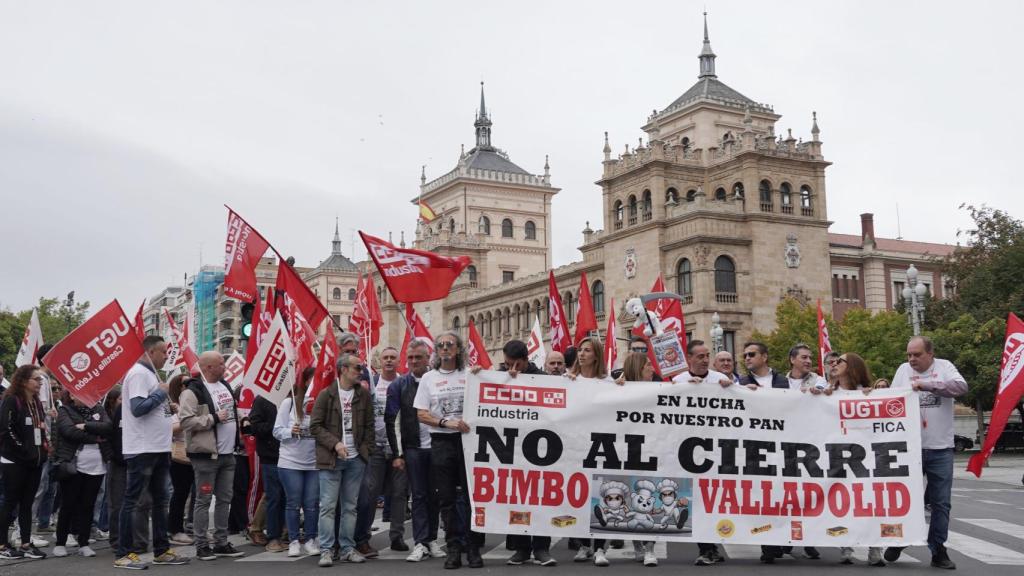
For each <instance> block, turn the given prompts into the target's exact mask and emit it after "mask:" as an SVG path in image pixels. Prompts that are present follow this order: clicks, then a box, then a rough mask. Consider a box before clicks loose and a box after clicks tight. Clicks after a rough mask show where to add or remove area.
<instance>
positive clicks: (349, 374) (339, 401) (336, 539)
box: [309, 354, 374, 567]
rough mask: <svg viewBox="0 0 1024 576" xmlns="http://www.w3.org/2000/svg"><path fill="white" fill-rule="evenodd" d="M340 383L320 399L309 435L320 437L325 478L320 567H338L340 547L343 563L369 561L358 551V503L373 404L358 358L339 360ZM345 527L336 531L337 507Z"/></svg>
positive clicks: (321, 474) (319, 462) (345, 356)
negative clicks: (335, 550) (363, 383)
mask: <svg viewBox="0 0 1024 576" xmlns="http://www.w3.org/2000/svg"><path fill="white" fill-rule="evenodd" d="M337 367H338V378H339V380H338V382H337V384H334V385H331V386H328V387H327V388H326V389H324V390H323V391H322V392H320V394H319V395H318V396H317V397H316V403H315V404H314V405H313V414H312V415H311V417H310V425H309V430H310V433H311V434H312V435H313V437H314V438H316V467H317V470H319V477H320V522H319V525H318V527H317V533H318V536H319V539H320V563H319V564H320V566H322V567H327V566H331V565H333V564H334V558H333V557H332V548H333V547H334V545H335V543H337V544H338V546H339V548H340V554H339V559H341V560H344V561H346V562H365V561H366V559H365V558H364V557H363V555H362V554H360V553H359V552H357V551H356V550H355V542H354V540H353V538H354V536H355V530H356V504H357V501H358V499H359V488H360V486H361V485H362V483H363V473H364V472H365V470H366V463H367V461H368V459H369V457H370V452H371V450H372V449H373V443H374V436H373V400H372V399H371V398H370V393H369V392H367V391H366V389H365V388H363V387H362V386H360V385H359V378H360V376H361V375H362V373H363V370H364V366H363V363H362V362H360V361H359V357H358V356H356V355H354V354H342V355H341V358H339V359H338V365H337ZM339 500H340V509H341V512H340V513H341V522H340V524H339V528H338V529H337V531H335V523H334V517H335V514H336V511H335V507H336V506H338V505H339Z"/></svg>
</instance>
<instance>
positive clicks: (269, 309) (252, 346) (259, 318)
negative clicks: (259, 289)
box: [245, 288, 274, 367]
mask: <svg viewBox="0 0 1024 576" xmlns="http://www.w3.org/2000/svg"><path fill="white" fill-rule="evenodd" d="M273 320H274V291H273V290H271V289H269V288H268V289H267V299H266V302H264V303H263V304H262V305H260V301H259V299H258V298H257V299H256V305H255V307H253V311H252V331H251V333H250V334H249V342H248V343H247V344H246V345H245V365H246V367H248V366H249V365H250V364H252V358H253V356H255V355H256V350H258V349H259V347H260V342H262V341H263V335H264V334H266V333H267V330H269V329H270V323H271V322H272V321H273Z"/></svg>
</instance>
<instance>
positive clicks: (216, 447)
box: [178, 351, 243, 560]
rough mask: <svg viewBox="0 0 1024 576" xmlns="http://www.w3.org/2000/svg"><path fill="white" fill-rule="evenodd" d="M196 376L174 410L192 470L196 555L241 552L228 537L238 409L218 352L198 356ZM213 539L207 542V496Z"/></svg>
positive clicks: (235, 554) (212, 557) (205, 556)
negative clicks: (193, 476) (213, 506)
mask: <svg viewBox="0 0 1024 576" xmlns="http://www.w3.org/2000/svg"><path fill="white" fill-rule="evenodd" d="M199 373H200V377H199V378H191V379H189V381H188V382H187V383H186V385H185V386H186V388H185V390H183V391H182V392H181V398H180V400H179V404H180V408H179V409H178V415H179V417H180V418H181V429H182V431H184V432H185V451H186V452H187V453H188V457H189V459H190V460H191V461H192V470H193V472H194V473H195V479H196V482H195V485H196V496H195V514H194V516H195V517H194V519H193V522H192V527H193V536H194V537H195V541H196V558H198V559H200V560H215V559H217V558H220V557H228V558H237V557H239V556H242V555H243V553H242V552H239V551H238V550H235V548H234V547H233V546H232V545H231V543H230V542H228V514H229V512H230V505H231V497H232V493H233V484H234V481H235V457H234V453H235V449H236V448H237V447H238V446H239V445H240V444H241V441H240V438H239V435H238V413H237V411H236V408H235V397H234V396H233V395H232V394H231V386H229V385H228V383H227V382H225V381H224V380H223V377H224V357H223V356H221V355H220V353H218V352H213V351H209V352H203V353H202V354H201V355H200V356H199ZM214 496H216V498H217V505H216V508H215V509H214V511H213V545H212V546H211V545H210V537H209V530H208V528H209V521H210V501H211V499H212V498H213V497H214Z"/></svg>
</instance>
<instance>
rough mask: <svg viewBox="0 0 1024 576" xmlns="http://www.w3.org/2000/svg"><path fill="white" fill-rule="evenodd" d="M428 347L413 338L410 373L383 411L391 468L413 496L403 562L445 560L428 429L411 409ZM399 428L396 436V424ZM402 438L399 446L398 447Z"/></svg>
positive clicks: (407, 356) (392, 388) (393, 386)
mask: <svg viewBox="0 0 1024 576" xmlns="http://www.w3.org/2000/svg"><path fill="white" fill-rule="evenodd" d="M430 346H431V345H430V344H428V343H427V342H424V341H423V340H421V339H419V338H414V339H413V340H412V341H411V342H409V346H408V347H407V348H406V352H405V360H406V362H407V365H408V366H409V372H408V373H407V374H405V375H404V376H401V377H400V378H398V379H397V380H395V381H394V382H392V383H391V385H390V386H388V405H387V408H386V409H385V411H384V423H385V425H386V428H387V435H388V444H389V445H390V446H391V451H392V453H394V454H395V460H394V461H393V463H392V466H395V467H396V468H400V469H403V470H405V474H406V478H407V479H408V481H409V491H410V492H411V493H412V536H413V542H414V546H413V548H412V552H410V553H409V555H408V556H407V557H406V558H405V560H406V562H420V561H422V560H423V559H425V558H444V557H445V556H446V553H445V551H444V549H442V548H441V544H440V543H439V542H438V541H437V525H438V514H439V511H438V504H437V498H433V497H432V496H433V491H432V490H431V486H430V469H431V464H430V462H431V459H430V427H429V426H427V425H426V424H423V423H422V422H420V421H419V417H418V415H417V410H416V408H415V407H414V406H413V402H414V401H415V400H416V393H417V392H418V391H419V386H420V379H421V378H423V375H424V374H426V373H427V368H428V363H429V361H430ZM396 421H397V424H398V431H397V433H396V430H395V424H396ZM399 437H401V443H399Z"/></svg>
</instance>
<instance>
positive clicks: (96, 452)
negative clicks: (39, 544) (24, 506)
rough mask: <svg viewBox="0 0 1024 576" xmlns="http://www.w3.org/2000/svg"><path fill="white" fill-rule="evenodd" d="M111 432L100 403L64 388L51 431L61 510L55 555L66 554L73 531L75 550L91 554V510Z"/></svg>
mask: <svg viewBox="0 0 1024 576" xmlns="http://www.w3.org/2000/svg"><path fill="white" fill-rule="evenodd" d="M113 433H114V427H113V426H112V425H111V423H110V418H108V417H107V414H106V412H105V411H104V410H103V407H102V405H97V406H88V405H86V404H84V403H83V402H82V401H80V400H78V399H77V398H74V397H72V396H71V395H70V394H68V393H67V392H65V393H64V398H63V400H62V405H61V407H60V408H59V409H58V410H57V433H56V434H55V435H54V438H55V439H56V441H55V442H54V444H55V445H56V446H55V449H54V458H53V465H54V466H55V467H56V474H55V476H56V479H57V481H59V482H60V498H61V506H60V512H59V513H58V516H57V542H56V543H55V544H54V546H53V555H54V556H67V555H68V551H67V542H68V534H69V533H70V532H71V531H74V534H75V539H76V540H77V541H78V553H79V554H80V555H82V556H85V557H87V558H88V557H92V556H95V555H96V552H94V551H93V549H92V548H90V547H89V536H90V533H91V531H92V516H93V510H94V509H95V507H96V497H97V496H98V495H99V493H100V486H102V485H103V477H104V475H106V473H107V462H108V461H109V460H110V443H109V442H107V439H108V438H109V437H110V436H111V435H112V434H113Z"/></svg>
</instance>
